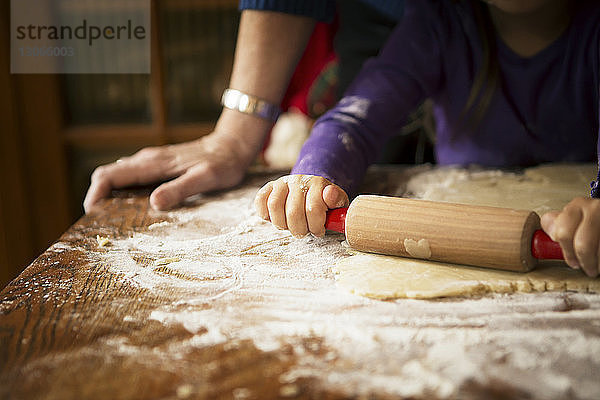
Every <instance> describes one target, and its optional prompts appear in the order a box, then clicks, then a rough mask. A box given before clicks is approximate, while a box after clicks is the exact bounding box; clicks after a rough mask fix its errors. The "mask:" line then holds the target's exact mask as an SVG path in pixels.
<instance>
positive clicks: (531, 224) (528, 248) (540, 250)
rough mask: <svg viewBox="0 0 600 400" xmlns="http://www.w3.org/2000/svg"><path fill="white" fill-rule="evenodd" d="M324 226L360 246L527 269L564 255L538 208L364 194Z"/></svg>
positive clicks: (330, 215) (334, 213)
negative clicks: (544, 225) (543, 225)
mask: <svg viewBox="0 0 600 400" xmlns="http://www.w3.org/2000/svg"><path fill="white" fill-rule="evenodd" d="M325 227H326V228H327V229H330V230H334V231H338V232H342V233H345V234H346V240H347V241H348V244H349V245H350V247H352V248H353V249H355V250H360V251H365V252H369V253H380V254H387V255H394V256H402V257H412V258H421V259H427V260H434V261H444V262H450V263H455V264H466V265H474V266H478V267H488V268H496V269H503V270H509V271H518V272H526V271H530V270H531V269H533V267H535V265H536V263H537V261H538V260H539V259H545V260H561V259H563V254H562V250H561V248H560V245H559V244H558V243H556V242H554V241H552V240H551V239H550V237H549V236H548V235H547V234H546V233H545V232H544V231H542V230H541V229H540V217H539V216H538V215H537V214H536V213H535V212H533V211H527V210H515V209H509V208H499V207H487V206H474V205H465V204H454V203H442V202H434V201H427V200H414V199H405V198H399V197H386V196H373V195H362V196H358V197H357V198H356V199H354V200H353V201H352V203H351V204H350V207H347V208H338V209H334V210H330V211H328V213H327V220H326V223H325Z"/></svg>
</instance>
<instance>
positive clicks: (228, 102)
mask: <svg viewBox="0 0 600 400" xmlns="http://www.w3.org/2000/svg"><path fill="white" fill-rule="evenodd" d="M221 105H222V106H223V107H225V108H228V109H230V110H235V111H238V112H240V113H243V114H247V115H252V116H256V117H258V118H261V119H264V120H267V121H271V122H275V121H277V118H279V115H280V114H281V108H280V107H279V106H278V105H277V104H273V103H270V102H268V101H266V100H264V99H261V98H259V97H256V96H254V95H251V94H248V93H244V92H242V91H240V90H237V89H231V88H228V89H225V90H224V91H223V95H222V96H221Z"/></svg>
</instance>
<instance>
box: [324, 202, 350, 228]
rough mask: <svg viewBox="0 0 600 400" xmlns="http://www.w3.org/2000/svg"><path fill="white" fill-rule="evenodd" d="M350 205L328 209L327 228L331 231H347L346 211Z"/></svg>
mask: <svg viewBox="0 0 600 400" xmlns="http://www.w3.org/2000/svg"><path fill="white" fill-rule="evenodd" d="M347 211H348V207H342V208H334V209H333V210H329V211H327V218H326V219H325V228H326V229H329V230H331V231H336V232H341V233H346V212H347Z"/></svg>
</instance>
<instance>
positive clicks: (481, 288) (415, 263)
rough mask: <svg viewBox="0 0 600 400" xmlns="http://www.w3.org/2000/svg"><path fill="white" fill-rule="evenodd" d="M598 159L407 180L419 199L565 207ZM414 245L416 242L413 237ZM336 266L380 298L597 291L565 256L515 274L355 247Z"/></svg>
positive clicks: (353, 285)
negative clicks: (567, 264) (521, 170)
mask: <svg viewBox="0 0 600 400" xmlns="http://www.w3.org/2000/svg"><path fill="white" fill-rule="evenodd" d="M597 171H598V167H597V166H596V164H551V165H542V166H539V167H535V168H530V169H527V170H525V171H524V172H523V173H522V174H518V173H508V172H502V171H497V170H496V171H489V170H472V169H463V168H437V169H435V170H431V171H426V172H423V173H420V174H418V175H416V176H415V177H413V178H412V179H410V180H409V182H408V184H407V190H408V192H409V193H411V194H412V195H413V196H412V197H416V198H421V199H426V200H434V201H448V202H455V203H463V204H478V205H487V206H495V207H508V208H518V209H529V210H534V211H536V212H538V213H539V214H542V213H544V212H547V211H550V210H560V209H562V208H563V207H564V206H565V205H566V204H567V203H568V202H569V201H571V200H572V199H573V198H574V197H577V196H584V197H587V196H589V182H591V181H592V180H593V179H595V177H596V174H597ZM415 245H416V243H415ZM352 253H354V254H355V255H353V256H350V257H348V258H345V259H343V260H340V261H339V262H338V263H337V265H336V267H335V268H334V269H333V270H334V272H335V273H336V280H337V282H338V284H339V285H340V286H342V287H344V288H346V289H348V290H349V291H351V292H352V293H355V294H358V295H362V296H366V297H371V298H375V299H394V298H415V299H430V298H437V297H453V296H474V295H482V294H486V293H513V292H541V291H557V290H571V291H577V292H596V293H597V292H600V279H592V278H588V277H587V276H585V275H584V274H583V273H582V272H581V271H576V270H572V269H571V268H568V267H567V266H566V265H565V264H564V263H562V262H544V263H541V264H540V265H538V266H537V268H536V269H534V270H533V271H531V272H528V273H525V274H523V273H517V272H509V271H500V270H491V269H484V268H476V267H468V266H463V265H454V264H446V263H438V262H432V261H426V260H415V259H409V258H402V257H391V256H382V255H376V254H368V253H360V252H355V251H352Z"/></svg>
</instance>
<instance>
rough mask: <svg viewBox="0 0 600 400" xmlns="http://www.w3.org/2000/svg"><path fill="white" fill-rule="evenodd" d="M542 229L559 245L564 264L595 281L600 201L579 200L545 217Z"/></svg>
mask: <svg viewBox="0 0 600 400" xmlns="http://www.w3.org/2000/svg"><path fill="white" fill-rule="evenodd" d="M541 222H542V228H543V229H544V231H546V233H547V234H548V235H549V236H550V237H551V238H552V240H554V241H556V242H558V243H560V247H561V248H562V251H563V254H564V256H565V261H566V262H567V264H568V265H569V266H570V267H571V268H575V269H580V268H581V269H582V270H583V271H584V272H585V274H586V275H588V276H590V277H592V278H594V277H596V276H598V273H599V271H600V258H599V255H598V251H599V250H600V246H599V244H600V200H599V199H592V198H584V197H577V198H575V199H573V200H572V201H571V202H569V204H567V205H566V206H565V207H564V208H563V209H562V211H552V212H548V213H546V214H544V215H543V216H542V220H541Z"/></svg>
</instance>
